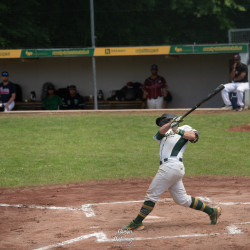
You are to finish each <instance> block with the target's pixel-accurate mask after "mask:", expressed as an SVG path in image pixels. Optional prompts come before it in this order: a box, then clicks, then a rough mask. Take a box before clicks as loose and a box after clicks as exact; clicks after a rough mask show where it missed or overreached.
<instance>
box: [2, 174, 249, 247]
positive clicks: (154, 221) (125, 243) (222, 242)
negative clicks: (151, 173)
mask: <svg viewBox="0 0 250 250" xmlns="http://www.w3.org/2000/svg"><path fill="white" fill-rule="evenodd" d="M150 181H151V180H150V179H139V180H116V181H100V182H86V183H82V184H69V185H57V186H46V187H27V188H19V189H6V188H0V194H1V196H0V197H1V198H0V249H44V250H45V249H55V248H56V249H95V250H97V249H130V248H131V247H132V248H131V249H249V247H250V196H249V193H250V179H249V178H243V177H237V178H236V177H235V178H234V177H196V178H184V184H185V187H186V189H187V191H188V193H189V194H191V195H192V196H199V197H201V199H203V200H205V201H206V202H207V203H208V204H210V205H212V206H218V205H220V206H221V207H222V209H223V210H222V216H221V219H220V223H219V224H217V225H215V226H212V225H210V224H209V218H208V216H207V215H206V214H204V213H202V212H200V211H195V210H192V209H190V208H183V207H180V206H178V205H176V204H175V203H174V202H173V201H172V199H170V196H169V193H168V192H166V193H165V194H164V195H163V196H162V197H161V198H162V200H161V201H159V202H158V204H157V205H156V207H155V209H154V211H153V212H152V213H151V214H150V216H149V217H148V218H147V219H146V220H145V223H144V224H145V230H143V231H138V232H133V233H132V234H130V233H129V234H128V233H127V232H124V231H121V230H120V231H119V229H120V228H121V226H122V225H125V224H127V223H128V222H130V220H131V219H132V218H134V217H135V216H136V214H137V213H138V211H139V208H140V206H141V203H142V200H143V198H144V195H145V191H146V190H147V188H148V185H149V184H150Z"/></svg>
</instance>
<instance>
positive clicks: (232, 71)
mask: <svg viewBox="0 0 250 250" xmlns="http://www.w3.org/2000/svg"><path fill="white" fill-rule="evenodd" d="M236 66H237V63H234V64H233V66H232V68H231V72H230V80H231V81H234V77H235V72H236Z"/></svg>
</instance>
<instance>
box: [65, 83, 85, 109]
mask: <svg viewBox="0 0 250 250" xmlns="http://www.w3.org/2000/svg"><path fill="white" fill-rule="evenodd" d="M68 89H69V92H68V95H67V96H66V97H65V98H64V99H63V108H64V109H83V108H84V99H83V97H82V96H80V95H79V94H78V93H77V89H76V86H75V85H70V86H69V87H68Z"/></svg>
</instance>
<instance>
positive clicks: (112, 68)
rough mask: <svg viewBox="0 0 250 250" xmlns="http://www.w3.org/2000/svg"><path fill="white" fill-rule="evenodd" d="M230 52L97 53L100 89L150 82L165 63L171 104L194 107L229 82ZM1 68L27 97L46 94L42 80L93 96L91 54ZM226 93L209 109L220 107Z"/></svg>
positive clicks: (163, 71) (11, 63)
mask: <svg viewBox="0 0 250 250" xmlns="http://www.w3.org/2000/svg"><path fill="white" fill-rule="evenodd" d="M230 58H231V55H230V54H214V55H213V54H212V55H211V54H209V55H181V56H131V57H97V58H96V66H97V84H98V89H102V90H103V91H104V95H105V98H107V97H109V96H110V94H111V91H112V90H115V89H120V88H122V87H123V86H124V85H125V84H126V83H127V82H128V81H139V82H142V83H143V82H144V80H145V78H146V77H148V76H149V75H150V66H151V64H153V63H156V64H158V65H159V74H160V75H162V76H164V77H165V78H166V80H167V82H168V89H169V91H171V93H172V95H173V101H172V102H171V103H170V104H169V108H187V107H191V106H193V105H194V104H196V103H197V101H200V100H201V98H203V97H205V96H206V95H207V94H208V93H209V92H210V91H211V90H213V89H214V88H215V87H217V86H218V85H219V84H221V83H226V82H228V80H229V70H228V68H229V64H228V62H229V59H230ZM0 70H7V71H9V73H10V80H11V81H13V82H15V83H18V84H20V85H21V86H22V88H23V98H24V99H25V98H29V97H30V91H33V90H34V91H36V93H37V96H38V99H39V98H40V94H41V88H42V84H43V83H44V82H46V81H51V82H53V83H54V84H55V86H56V88H61V87H66V86H67V85H69V84H75V85H76V86H77V87H78V90H79V92H80V94H82V95H84V96H86V95H90V94H93V85H92V71H91V58H89V57H83V58H40V59H36V60H31V59H29V60H25V61H22V60H21V59H8V60H7V59H5V60H0ZM222 104H223V103H222V100H221V97H220V95H218V96H216V97H215V98H213V99H212V100H210V101H209V102H208V103H207V104H205V105H204V106H203V107H220V106H221V105H222Z"/></svg>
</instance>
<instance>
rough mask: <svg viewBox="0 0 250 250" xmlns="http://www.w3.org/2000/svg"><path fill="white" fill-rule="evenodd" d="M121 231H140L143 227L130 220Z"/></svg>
mask: <svg viewBox="0 0 250 250" xmlns="http://www.w3.org/2000/svg"><path fill="white" fill-rule="evenodd" d="M122 229H124V230H132V231H135V230H137V231H140V230H143V229H144V225H143V224H142V223H139V224H136V223H134V221H133V220H132V221H131V222H130V223H129V224H128V225H127V226H123V227H122Z"/></svg>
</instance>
